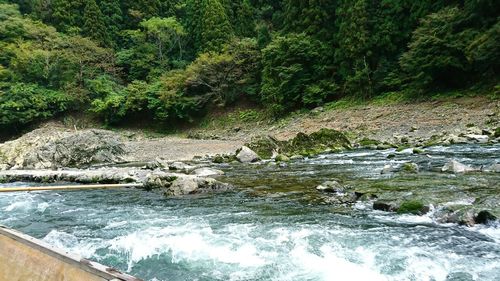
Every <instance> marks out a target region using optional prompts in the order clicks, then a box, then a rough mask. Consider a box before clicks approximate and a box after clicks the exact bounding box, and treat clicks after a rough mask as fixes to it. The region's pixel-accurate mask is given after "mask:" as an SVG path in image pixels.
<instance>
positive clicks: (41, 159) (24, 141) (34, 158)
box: [0, 128, 126, 169]
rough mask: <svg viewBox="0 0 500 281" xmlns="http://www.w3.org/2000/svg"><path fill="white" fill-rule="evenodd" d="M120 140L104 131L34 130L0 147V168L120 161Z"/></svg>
mask: <svg viewBox="0 0 500 281" xmlns="http://www.w3.org/2000/svg"><path fill="white" fill-rule="evenodd" d="M125 154H126V152H125V147H124V144H123V142H122V140H121V137H120V136H119V135H117V134H115V133H113V132H110V131H105V130H95V129H92V130H84V131H79V132H72V131H62V130H59V131H58V130H48V129H47V128H44V129H38V130H35V131H33V132H31V133H28V134H26V135H24V136H22V137H21V138H19V139H17V140H14V141H11V142H7V143H5V144H2V145H1V146H0V155H2V157H0V166H1V168H4V169H5V168H9V169H57V168H63V167H71V168H85V167H89V166H92V165H101V164H116V163H120V162H124V161H125V159H124V156H125Z"/></svg>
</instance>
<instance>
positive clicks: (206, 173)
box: [193, 167, 224, 177]
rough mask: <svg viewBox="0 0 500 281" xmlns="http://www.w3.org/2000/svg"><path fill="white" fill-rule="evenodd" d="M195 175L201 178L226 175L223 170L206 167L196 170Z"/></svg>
mask: <svg viewBox="0 0 500 281" xmlns="http://www.w3.org/2000/svg"><path fill="white" fill-rule="evenodd" d="M193 174H194V175H197V176H200V177H210V176H220V175H224V172H223V171H221V170H217V169H212V168H207V167H204V168H199V169H196V170H194V171H193Z"/></svg>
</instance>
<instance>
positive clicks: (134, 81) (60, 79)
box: [0, 0, 500, 130]
mask: <svg viewBox="0 0 500 281" xmlns="http://www.w3.org/2000/svg"><path fill="white" fill-rule="evenodd" d="M499 16H500V2H499V1H498V0H463V1H450V0H447V1H444V0H420V1H414V0H378V1H377V0H308V1H305V0H284V1H274V0H122V1H119V0H10V1H8V0H7V1H6V0H0V50H1V51H0V129H2V130H19V129H20V128H23V126H25V125H26V124H30V123H32V122H33V121H39V120H42V119H47V118H51V117H53V116H55V115H60V114H65V113H71V112H85V113H86V114H92V115H93V116H96V117H99V118H101V120H102V121H103V122H105V123H106V124H109V125H114V124H120V123H126V122H127V121H128V120H132V119H137V118H140V119H141V120H150V121H151V122H155V123H159V124H164V125H165V126H170V124H173V122H191V121H193V120H196V118H198V117H200V116H203V115H204V114H205V113H206V112H207V111H209V110H212V109H214V108H217V107H225V106H230V105H233V104H234V103H237V102H242V101H244V102H246V103H253V104H255V105H257V106H262V107H265V108H267V109H269V112H272V114H273V115H275V116H278V117H279V116H282V115H284V114H286V113H288V112H291V111H293V110H297V109H301V108H313V107H316V106H319V105H322V104H324V103H326V102H330V101H334V100H337V99H340V98H344V97H356V98H363V99H366V98H370V97H374V96H377V95H381V94H384V93H388V92H405V93H410V94H411V95H414V96H420V97H422V96H425V95H428V94H429V93H432V92H435V91H454V90H461V89H470V88H471V87H477V86H478V85H490V86H491V87H492V88H493V87H495V86H496V85H498V78H499V70H500V21H499V19H500V17H499Z"/></svg>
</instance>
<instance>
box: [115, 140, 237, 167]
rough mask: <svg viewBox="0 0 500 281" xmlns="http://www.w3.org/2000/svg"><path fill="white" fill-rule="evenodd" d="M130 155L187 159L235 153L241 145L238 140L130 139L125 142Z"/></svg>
mask: <svg viewBox="0 0 500 281" xmlns="http://www.w3.org/2000/svg"><path fill="white" fill-rule="evenodd" d="M125 145H126V148H127V151H128V157H129V158H132V159H133V160H134V161H139V162H142V161H151V160H154V159H156V158H162V159H165V160H175V161H187V160H191V159H193V157H195V156H206V155H211V156H213V155H216V154H227V153H234V152H235V151H236V150H237V149H238V148H239V147H241V145H243V142H242V141H238V140H193V139H186V138H180V137H162V138H156V139H143V140H130V141H127V142H126V143H125Z"/></svg>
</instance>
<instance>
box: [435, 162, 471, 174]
mask: <svg viewBox="0 0 500 281" xmlns="http://www.w3.org/2000/svg"><path fill="white" fill-rule="evenodd" d="M441 171H442V172H448V173H468V172H474V171H476V169H474V168H472V167H470V166H467V165H465V164H462V163H460V162H458V161H456V160H451V161H450V162H448V163H446V164H445V165H444V166H443V168H441Z"/></svg>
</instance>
